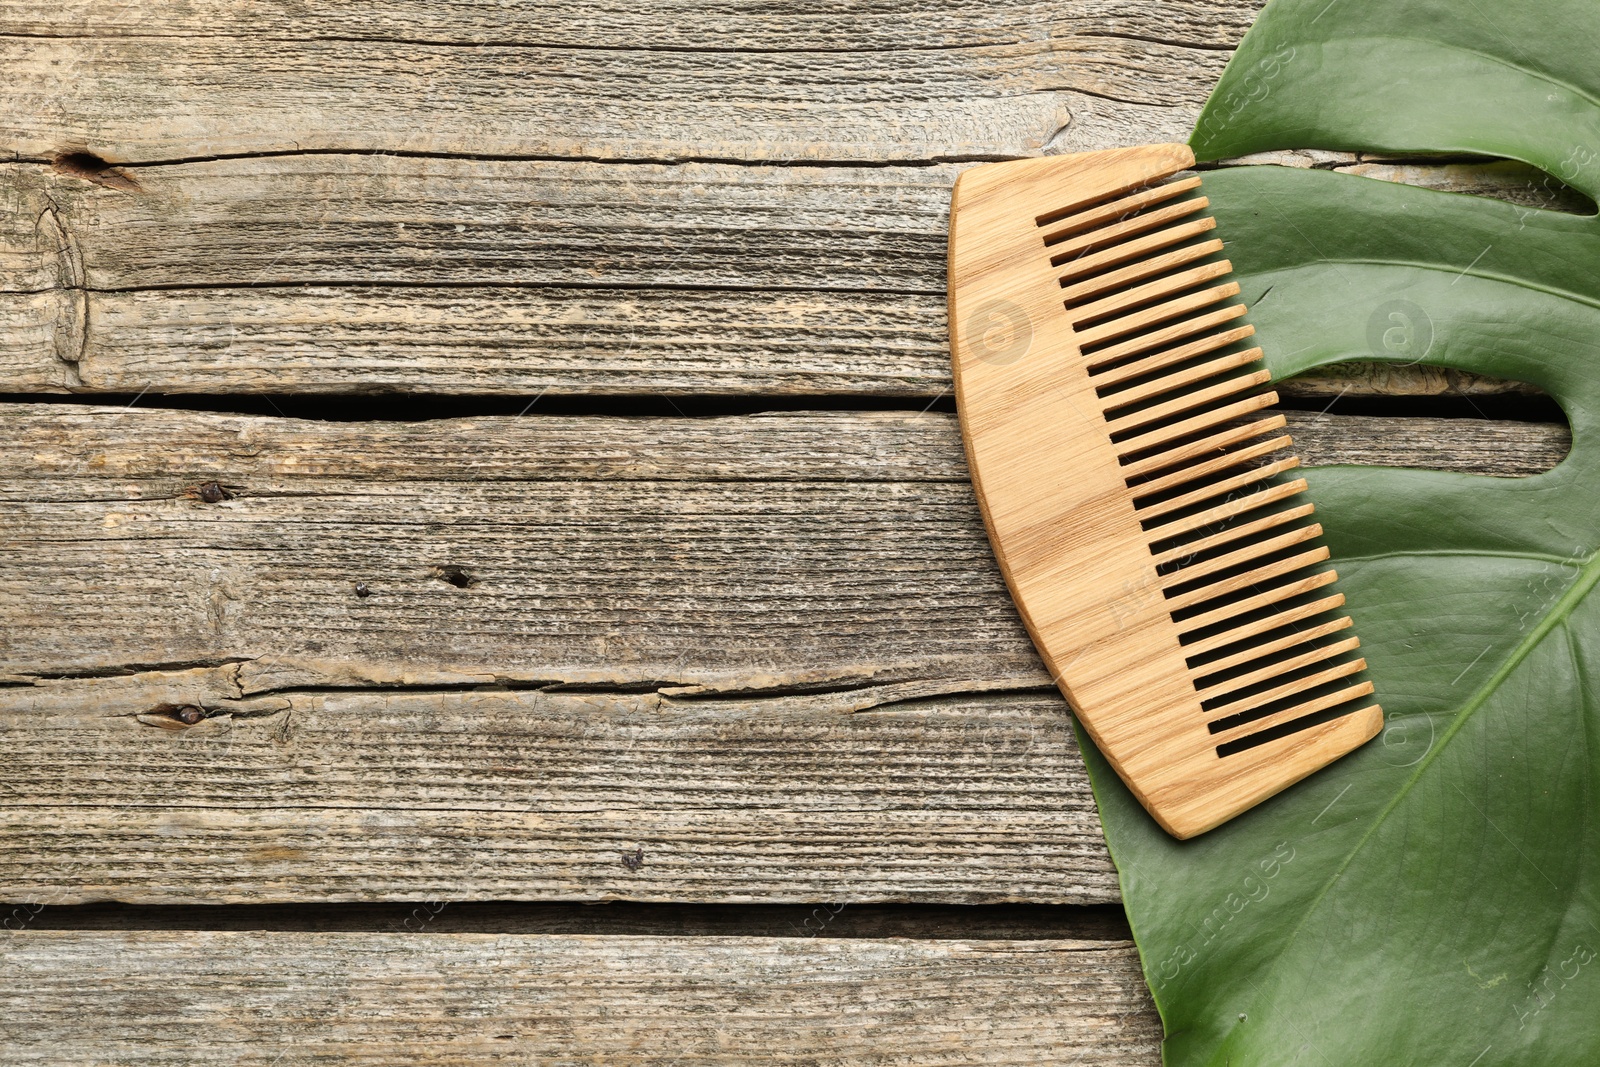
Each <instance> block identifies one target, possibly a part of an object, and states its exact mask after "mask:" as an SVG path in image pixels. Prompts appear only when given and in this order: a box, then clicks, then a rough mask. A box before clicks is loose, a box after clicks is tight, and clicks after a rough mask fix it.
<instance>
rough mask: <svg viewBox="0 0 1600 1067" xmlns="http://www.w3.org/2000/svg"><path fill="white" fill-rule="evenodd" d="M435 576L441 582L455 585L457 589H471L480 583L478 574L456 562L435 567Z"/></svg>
mask: <svg viewBox="0 0 1600 1067" xmlns="http://www.w3.org/2000/svg"><path fill="white" fill-rule="evenodd" d="M433 576H434V577H435V578H437V579H439V581H441V582H444V583H446V584H448V585H453V586H455V587H456V588H457V589H471V588H472V587H473V586H475V585H477V584H478V577H477V575H475V574H473V573H472V572H471V571H469V570H467V568H465V567H461V566H457V565H456V564H454V563H447V564H445V565H444V566H442V567H435V568H433Z"/></svg>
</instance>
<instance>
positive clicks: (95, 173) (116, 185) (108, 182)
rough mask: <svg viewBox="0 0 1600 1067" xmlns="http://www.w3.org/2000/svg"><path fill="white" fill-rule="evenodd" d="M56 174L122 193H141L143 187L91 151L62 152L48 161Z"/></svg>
mask: <svg viewBox="0 0 1600 1067" xmlns="http://www.w3.org/2000/svg"><path fill="white" fill-rule="evenodd" d="M50 166H51V168H52V169H53V170H54V171H55V172H56V173H57V174H64V175H66V176H67V177H69V178H82V179H83V180H84V181H86V182H93V183H94V184H96V185H103V186H105V187H106V188H107V189H115V190H117V191H118V192H122V193H142V192H144V187H143V186H141V185H140V184H139V183H138V182H136V181H134V180H133V178H132V177H130V176H129V175H128V174H126V173H124V172H123V171H120V170H118V169H117V168H116V167H113V166H112V165H111V164H110V163H108V162H106V161H105V160H103V159H101V158H100V157H99V156H97V155H95V154H94V153H93V152H84V151H78V152H62V153H61V154H60V155H58V156H56V158H55V159H54V160H52V161H51V163H50Z"/></svg>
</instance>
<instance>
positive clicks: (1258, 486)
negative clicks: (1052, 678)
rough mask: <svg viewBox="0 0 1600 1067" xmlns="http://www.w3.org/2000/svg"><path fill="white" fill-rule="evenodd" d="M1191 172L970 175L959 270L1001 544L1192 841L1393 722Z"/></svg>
mask: <svg viewBox="0 0 1600 1067" xmlns="http://www.w3.org/2000/svg"><path fill="white" fill-rule="evenodd" d="M1192 162H1193V157H1192V155H1191V154H1190V153H1189V152H1188V150H1187V149H1185V148H1183V147H1182V146H1151V147H1149V148H1146V149H1123V150H1115V151H1112V152H1105V153H1091V154H1086V155H1083V156H1077V157H1060V158H1056V159H1044V160H1030V161H1021V162H1017V163H1009V164H996V165H994V166H992V167H980V168H977V169H975V170H973V171H969V172H967V174H966V175H964V176H963V178H962V184H961V185H960V186H958V189H957V195H956V203H955V205H954V207H953V210H952V230H951V266H950V272H951V273H950V281H951V335H952V346H953V349H954V353H955V357H956V360H955V362H956V382H957V397H958V404H959V406H960V409H961V414H962V425H963V429H964V431H965V432H966V434H967V438H968V439H967V444H968V455H969V457H970V459H971V462H972V466H973V475H974V481H975V483H976V484H977V486H978V495H979V499H980V502H981V503H982V505H983V509H984V516H985V520H986V521H987V522H988V524H989V528H990V535H991V538H992V540H993V541H994V544H995V549H996V553H997V555H999V557H1000V560H1001V564H1002V567H1003V569H1004V570H1005V573H1006V577H1007V580H1008V582H1009V583H1010V584H1011V588H1012V591H1013V593H1014V595H1015V596H1016V598H1017V601H1018V603H1019V605H1021V606H1022V608H1023V614H1024V616H1025V618H1026V619H1027V622H1028V626H1029V629H1030V632H1032V634H1033V636H1034V639H1035V641H1036V643H1038V644H1039V646H1040V650H1041V652H1043V653H1044V655H1045V659H1046V661H1047V663H1049V665H1050V667H1051V669H1052V671H1053V672H1054V673H1055V674H1056V676H1057V677H1058V678H1059V679H1060V683H1061V686H1062V689H1063V691H1065V692H1066V693H1067V695H1068V697H1069V698H1070V699H1071V700H1072V702H1073V704H1074V705H1075V706H1076V708H1077V710H1078V712H1079V716H1080V719H1081V720H1082V722H1083V723H1084V725H1085V727H1086V728H1087V729H1088V730H1089V732H1090V734H1091V735H1092V736H1093V737H1094V738H1095V740H1096V742H1097V743H1099V745H1100V748H1101V749H1102V751H1104V752H1105V754H1106V755H1107V756H1108V758H1110V760H1111V762H1112V764H1113V765H1114V766H1116V768H1117V770H1118V772H1119V773H1120V774H1122V776H1123V778H1124V779H1125V780H1127V781H1128V782H1129V784H1130V785H1131V786H1132V787H1133V789H1134V792H1135V794H1136V795H1137V796H1138V797H1139V799H1140V800H1141V802H1143V803H1144V804H1145V806H1146V807H1147V808H1149V809H1150V811H1151V812H1152V814H1154V815H1155V816H1156V817H1157V819H1158V820H1160V821H1161V822H1162V825H1163V826H1164V827H1166V828H1167V829H1168V830H1169V831H1170V832H1172V833H1174V834H1175V835H1177V836H1179V837H1189V836H1193V835H1194V834H1195V833H1199V832H1202V831H1204V830H1206V829H1209V828H1210V827H1212V826H1215V825H1216V824H1217V823H1219V822H1222V821H1224V820H1225V819H1227V818H1230V817H1231V816H1232V815H1235V814H1237V813H1238V812H1240V811H1242V810H1244V809H1245V808H1247V807H1249V806H1250V805H1251V804H1253V803H1255V802H1257V801H1259V800H1260V799H1263V798H1264V797H1266V796H1269V795H1271V793H1273V792H1276V791H1278V790H1279V789H1282V788H1284V787H1285V786H1287V785H1288V784H1290V783H1292V782H1293V781H1295V780H1297V779H1298V778H1301V777H1304V776H1305V775H1306V774H1309V773H1310V772H1311V771H1313V770H1315V769H1316V768H1317V767H1320V766H1322V765H1323V764H1325V763H1328V762H1330V761H1331V760H1333V759H1336V758H1337V757H1338V756H1340V755H1343V754H1344V753H1345V752H1347V751H1349V750H1350V749H1351V748H1353V747H1355V746H1356V745H1358V744H1360V743H1362V742H1364V741H1365V740H1367V739H1369V738H1370V737H1371V736H1373V734H1374V733H1375V732H1376V730H1377V729H1378V727H1379V725H1381V721H1382V719H1381V711H1380V710H1379V709H1377V708H1376V707H1375V706H1372V705H1371V704H1370V701H1369V700H1368V699H1367V698H1368V697H1369V696H1370V694H1371V693H1372V685H1371V684H1370V683H1369V682H1367V681H1365V680H1364V679H1363V678H1362V677H1361V675H1362V673H1363V671H1364V670H1365V667H1366V661H1365V660H1363V659H1361V658H1360V656H1359V653H1358V649H1359V646H1360V643H1359V641H1358V640H1357V639H1356V638H1355V637H1354V636H1352V635H1351V634H1350V633H1349V630H1350V628H1351V622H1350V619H1349V617H1348V616H1345V615H1341V614H1339V613H1338V608H1339V607H1340V606H1342V604H1343V603H1344V598H1343V596H1342V595H1340V594H1338V593H1335V592H1332V591H1331V590H1329V589H1328V586H1329V585H1330V584H1332V583H1333V582H1334V581H1335V579H1336V576H1335V574H1334V572H1333V570H1332V569H1331V568H1330V567H1329V553H1328V549H1327V548H1326V547H1325V546H1324V545H1322V544H1321V543H1320V538H1321V535H1322V527H1321V526H1320V525H1319V524H1318V523H1316V522H1315V520H1314V518H1313V508H1312V506H1311V505H1310V504H1308V503H1306V502H1305V501H1304V500H1303V499H1301V497H1300V494H1301V493H1302V492H1303V491H1304V490H1305V488H1306V483H1305V481H1304V480H1303V479H1298V478H1292V477H1290V476H1289V475H1288V472H1290V471H1292V470H1293V469H1294V468H1295V467H1296V466H1297V465H1298V463H1299V460H1298V459H1297V458H1296V457H1295V456H1293V455H1292V454H1290V452H1289V449H1290V447H1291V441H1290V439H1289V437H1288V436H1287V435H1285V434H1283V433H1282V432H1281V431H1282V429H1283V427H1284V425H1285V421H1284V418H1283V416H1282V415H1277V414H1273V413H1271V412H1270V411H1268V410H1267V409H1268V408H1270V407H1272V406H1273V405H1274V404H1275V403H1276V402H1277V395H1276V394H1275V393H1273V392H1272V391H1270V389H1268V388H1267V384H1268V382H1269V381H1270V375H1269V373H1268V372H1267V371H1266V370H1265V369H1264V368H1263V367H1262V366H1261V362H1260V360H1261V350H1260V349H1259V348H1250V347H1247V346H1246V344H1247V342H1248V339H1249V338H1250V337H1251V336H1252V335H1253V334H1254V328H1253V327H1252V326H1250V325H1248V324H1246V323H1242V322H1240V321H1239V320H1240V319H1241V317H1242V316H1243V315H1244V314H1245V307H1244V305H1243V304H1242V303H1240V302H1239V301H1238V299H1237V298H1238V296H1239V292H1240V290H1239V286H1238V284H1237V283H1236V282H1234V281H1233V280H1232V279H1231V274H1232V269H1233V268H1232V265H1231V264H1230V263H1229V262H1228V261H1227V260H1226V259H1223V258H1221V253H1222V250H1223V243H1222V241H1221V240H1219V239H1218V236H1217V234H1216V232H1215V230H1216V222H1215V220H1214V219H1213V218H1212V217H1211V216H1210V215H1209V214H1208V213H1207V211H1206V209H1207V208H1208V206H1209V203H1208V201H1207V200H1206V199H1205V197H1204V196H1202V195H1200V190H1201V179H1200V178H1198V177H1194V176H1188V177H1174V175H1176V174H1177V173H1178V172H1179V171H1180V170H1182V168H1183V167H1185V166H1189V165H1191V164H1192ZM1052 200H1053V201H1054V202H1053V203H1052V202H1051V201H1052ZM1019 216H1020V217H1019ZM996 309H1001V310H996ZM1019 323H1020V324H1025V325H1026V327H1027V328H1026V329H1025V330H1021V327H1020V326H1019V325H1018V324H1019ZM996 326H1003V327H1004V329H1003V330H1000V331H998V332H995V331H994V327H996ZM1019 330H1021V332H1020V333H1018V332H1017V331H1019ZM986 331H989V332H988V333H986ZM991 335H992V336H995V337H1001V336H1002V335H1003V337H1002V340H1004V338H1011V337H1015V336H1020V337H1021V338H1022V340H1021V342H1019V343H1018V344H1013V345H1012V346H1011V347H1009V348H1006V349H1005V350H1004V351H998V350H995V349H991V348H990V347H989V346H990V344H991V343H993V342H991V341H990V340H989V339H988V338H989V337H990V336H991ZM1007 343H1010V342H1007ZM1016 352H1022V353H1025V354H1026V356H1027V358H1026V359H1022V358H1021V356H1018V355H1014V354H1013V353H1016ZM1019 360H1020V361H1019ZM1013 363H1014V364H1015V366H1014V367H1013ZM1024 424H1025V425H1024ZM1118 500H1119V501H1120V502H1119V503H1118V504H1117V506H1112V504H1111V503H1110V502H1112V501H1118ZM1117 585H1120V586H1121V589H1120V590H1118V589H1117V588H1115V586H1117ZM1108 606H1109V610H1107V609H1108ZM1091 654H1092V655H1091ZM1094 657H1099V658H1100V659H1103V660H1107V661H1110V662H1111V664H1112V665H1110V666H1106V667H1103V668H1101V667H1096V666H1093V665H1091V664H1090V663H1088V662H1086V661H1087V660H1088V659H1090V658H1094ZM1208 760H1209V762H1207V761H1208ZM1180 767H1181V768H1182V769H1181V770H1179V769H1178V768H1180Z"/></svg>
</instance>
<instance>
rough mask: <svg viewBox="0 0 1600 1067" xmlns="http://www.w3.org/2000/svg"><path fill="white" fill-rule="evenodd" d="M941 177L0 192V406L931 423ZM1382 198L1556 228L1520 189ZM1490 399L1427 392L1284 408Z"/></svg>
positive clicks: (347, 165)
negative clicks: (491, 401) (368, 397)
mask: <svg viewBox="0 0 1600 1067" xmlns="http://www.w3.org/2000/svg"><path fill="white" fill-rule="evenodd" d="M1357 166H1365V167H1369V168H1370V167H1372V166H1376V165H1373V164H1359V165H1357ZM962 169H963V168H962V167H961V166H958V165H948V166H934V167H823V168H815V167H805V168H792V167H750V166H733V165H724V164H686V165H681V166H665V165H637V166H626V167H618V166H614V165H607V164H599V163H584V162H565V163H557V162H508V161H482V160H440V159H412V158H403V159H395V158H389V157H372V156H348V155H345V156H296V157H278V158H272V159H248V160H223V161H213V162H209V163H195V164H187V165H183V166H165V167H148V168H137V169H136V170H134V171H131V172H130V173H132V174H133V175H134V176H135V177H136V179H137V181H138V182H139V184H140V187H141V190H142V191H141V192H138V193H130V192H128V191H126V190H123V189H117V188H112V187H108V186H104V185H99V184H95V183H93V182H89V181H85V180H84V179H82V178H81V177H76V176H74V175H73V174H71V173H65V172H62V171H60V170H56V169H52V168H50V167H46V166H42V165H15V166H9V167H0V182H3V183H4V184H3V187H0V196H3V197H4V198H6V199H7V202H8V203H9V205H10V206H9V209H8V210H7V211H6V212H5V213H4V214H3V215H0V291H4V292H5V293H6V294H10V295H3V296H0V391H13V392H23V391H61V390H66V389H77V390H89V391H110V392H125V393H130V394H132V393H138V392H140V391H141V390H145V389H149V390H152V391H154V392H158V393H159V392H191V393H193V392H201V393H204V392H218V393H227V392H235V393H236V392H311V393H344V392H373V391H407V392H433V393H476V394H501V395H525V396H533V395H538V394H540V393H542V392H546V391H548V392H550V393H551V394H552V395H561V394H580V393H587V394H593V393H648V392H666V393H714V394H750V393H759V394H764V395H772V394H790V395H794V394H801V395H804V394H858V395H859V394H865V395H880V396H902V397H920V398H923V402H924V403H926V402H927V400H931V399H932V398H934V397H936V396H939V395H940V394H942V393H944V392H946V391H947V390H948V389H949V384H950V380H949V355H948V339H947V334H946V329H945V306H944V266H945V251H946V244H945V228H946V218H947V210H948V199H949V186H950V183H951V182H952V181H953V180H954V178H955V176H956V175H957V174H958V173H959V172H960V171H961V170H962ZM1374 173H1376V172H1374ZM1383 173H1385V174H1386V175H1389V176H1391V177H1404V178H1407V179H1408V180H1411V181H1413V182H1416V183H1427V182H1433V183H1434V184H1441V183H1442V187H1445V188H1460V189H1472V190H1480V191H1481V190H1482V189H1485V188H1492V189H1495V190H1498V191H1500V192H1502V193H1504V194H1505V195H1506V196H1508V197H1512V198H1513V199H1515V198H1519V197H1520V198H1521V199H1522V200H1526V201H1530V202H1531V203H1533V204H1541V203H1543V204H1554V205H1556V206H1560V207H1563V208H1567V207H1572V206H1574V204H1573V203H1572V202H1571V198H1570V197H1558V195H1557V193H1556V192H1555V191H1552V190H1551V189H1549V188H1547V187H1545V186H1541V185H1539V184H1538V183H1537V182H1535V181H1534V179H1533V177H1532V175H1531V174H1530V173H1528V172H1527V171H1526V168H1523V169H1522V170H1517V169H1514V168H1506V167H1504V166H1491V167H1486V168H1479V169H1473V168H1467V167H1462V166H1451V167H1446V168H1443V170H1442V171H1434V170H1427V169H1423V168H1410V169H1409V170H1404V171H1402V170H1400V169H1398V168H1395V167H1393V166H1390V167H1389V169H1388V170H1387V171H1384V172H1383ZM1541 197H1542V198H1543V199H1541ZM1360 354H1361V353H1352V355H1360ZM1502 388H1504V386H1503V385H1502V384H1498V383H1483V382H1479V381H1476V380H1471V379H1468V378H1467V377H1466V376H1462V375H1458V374H1452V373H1450V372H1447V371H1443V370H1438V369H1434V368H1425V367H1424V368H1415V369H1404V370H1396V369H1394V368H1388V369H1381V370H1350V369H1345V370H1343V371H1338V372H1333V373H1324V374H1322V375H1320V376H1318V377H1315V378H1308V379H1305V380H1303V381H1302V382H1299V383H1290V384H1289V385H1288V387H1287V388H1286V390H1285V391H1286V392H1288V393H1291V394H1294V393H1298V394H1301V395H1323V396H1331V395H1337V394H1339V393H1341V392H1345V393H1353V394H1354V395H1363V394H1372V393H1389V394H1396V393H1399V394H1413V395H1415V394H1437V393H1450V392H1466V393H1474V394H1475V393H1484V392H1491V391H1495V390H1496V389H1502Z"/></svg>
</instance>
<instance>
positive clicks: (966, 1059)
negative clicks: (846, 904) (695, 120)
mask: <svg viewBox="0 0 1600 1067" xmlns="http://www.w3.org/2000/svg"><path fill="white" fill-rule="evenodd" d="M7 940H8V943H7V945H6V970H7V977H8V979H9V981H7V982H6V984H5V988H4V991H0V1041H3V1042H4V1044H5V1047H6V1062H7V1063H11V1064H59V1063H66V1062H72V1063H116V1064H119V1065H129V1067H131V1065H135V1064H140V1065H142V1064H210V1063H221V1064H259V1065H262V1067H270V1065H280V1067H284V1065H298V1064H308V1063H373V1064H392V1063H401V1062H403V1063H409V1064H426V1065H429V1067H433V1065H440V1067H443V1065H447V1064H450V1065H462V1067H467V1065H477V1064H485V1063H493V1064H519V1065H525V1064H545V1063H562V1064H582V1063H605V1064H626V1065H645V1064H653V1065H656V1067H668V1065H670V1064H680V1063H703V1064H735V1063H749V1062H751V1057H750V1053H751V1052H752V1051H754V1050H767V1052H768V1055H769V1056H770V1055H773V1054H777V1055H779V1056H784V1055H785V1053H798V1054H800V1055H802V1056H809V1055H811V1054H813V1053H814V1052H815V1051H816V1050H819V1049H822V1050H826V1055H827V1061H828V1062H829V1063H836V1064H841V1065H857V1064H863V1065H864V1064H909V1063H914V1064H920V1065H928V1067H935V1065H939V1064H952V1065H954V1064H970V1063H972V1062H973V1057H974V1052H975V1050H981V1052H979V1053H978V1054H980V1055H981V1056H982V1057H983V1062H985V1063H992V1064H1011V1065H1016V1067H1031V1065H1034V1064H1039V1063H1047V1062H1049V1063H1075V1062H1086V1063H1094V1064H1104V1065H1107V1067H1113V1065H1116V1067H1123V1065H1126V1067H1135V1065H1143V1064H1148V1063H1151V1062H1153V1061H1154V1058H1155V1057H1156V1055H1157V1051H1156V1050H1157V1047H1158V1045H1159V1041H1160V1029H1159V1027H1158V1026H1155V1025H1153V1020H1152V1017H1151V1012H1150V1010H1149V1001H1148V994H1146V993H1145V992H1144V991H1143V987H1142V985H1141V983H1140V981H1139V977H1138V974H1139V968H1138V960H1137V958H1136V957H1135V956H1134V954H1133V951H1132V949H1131V948H1130V947H1128V946H1127V945H1116V944H1111V945H1108V944H1106V943H1104V942H1085V941H925V940H838V939H828V938H821V937H818V938H794V937H785V938H779V937H695V938H676V937H626V938H619V937H581V936H566V937H562V936H519V935H489V934H449V935H434V934H427V933H386V934H376V933H329V934H316V933H268V934H261V933H158V932H139V933H110V932H76V931H74V932H54V931H29V932H24V933H21V934H16V935H12V936H11V937H9V938H8V939H7ZM89 976H93V977H92V979H90V980H86V979H89ZM785 1058H787V1057H785Z"/></svg>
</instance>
